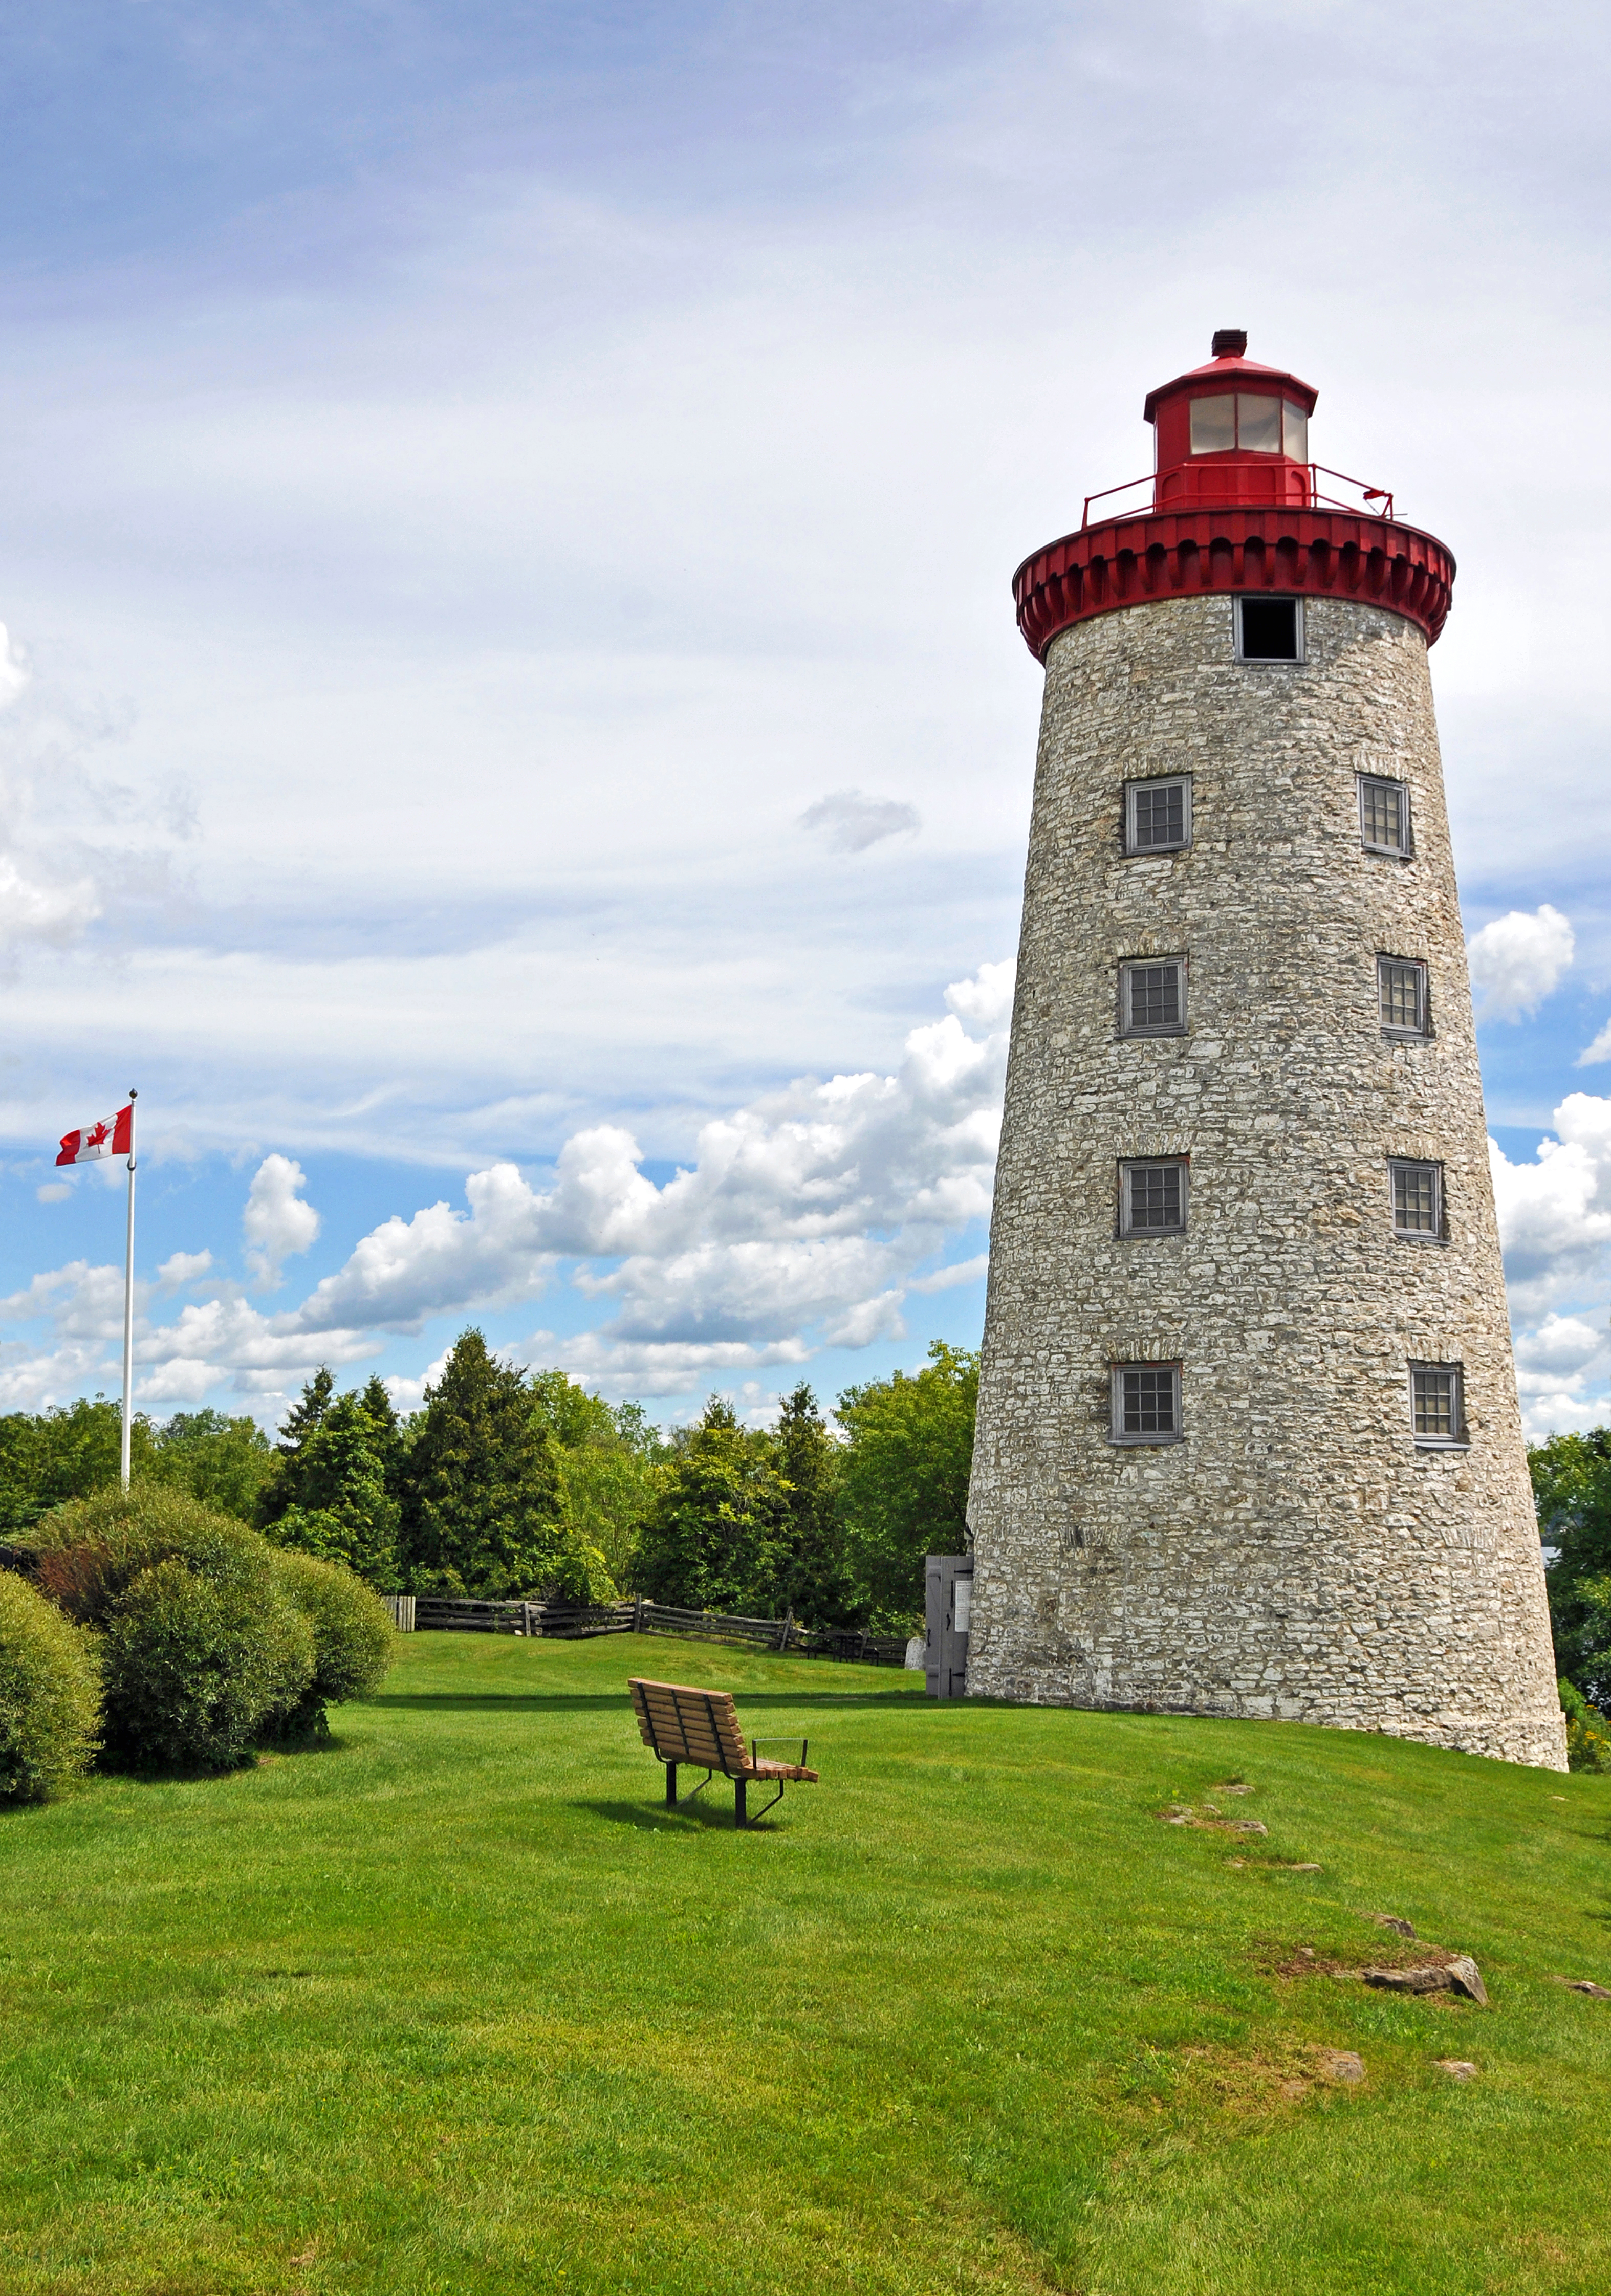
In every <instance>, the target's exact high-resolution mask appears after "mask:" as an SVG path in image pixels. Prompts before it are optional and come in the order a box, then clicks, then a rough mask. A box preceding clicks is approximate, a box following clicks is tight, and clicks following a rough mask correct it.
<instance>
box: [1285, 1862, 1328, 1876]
mask: <svg viewBox="0 0 1611 2296" xmlns="http://www.w3.org/2000/svg"><path fill="white" fill-rule="evenodd" d="M1286 1871H1287V1872H1288V1873H1289V1874H1323V1873H1324V1872H1325V1871H1326V1868H1325V1867H1324V1866H1315V1865H1311V1864H1310V1863H1308V1862H1307V1861H1306V1862H1305V1863H1304V1864H1303V1865H1302V1866H1288V1867H1287V1868H1286Z"/></svg>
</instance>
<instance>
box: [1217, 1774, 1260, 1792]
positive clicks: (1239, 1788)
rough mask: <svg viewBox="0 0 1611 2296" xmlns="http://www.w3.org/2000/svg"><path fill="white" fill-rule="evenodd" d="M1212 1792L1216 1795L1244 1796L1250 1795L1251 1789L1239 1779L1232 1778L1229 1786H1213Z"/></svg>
mask: <svg viewBox="0 0 1611 2296" xmlns="http://www.w3.org/2000/svg"><path fill="white" fill-rule="evenodd" d="M1213 1791H1214V1792H1215V1793H1217V1794H1245V1793H1251V1792H1253V1788H1252V1787H1251V1786H1245V1785H1244V1784H1243V1783H1242V1781H1241V1779H1240V1778H1232V1779H1231V1781H1230V1783H1229V1785H1223V1786H1215V1788H1214V1789H1213Z"/></svg>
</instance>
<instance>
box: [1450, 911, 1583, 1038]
mask: <svg viewBox="0 0 1611 2296" xmlns="http://www.w3.org/2000/svg"><path fill="white" fill-rule="evenodd" d="M1574 945H1575V944H1574V935H1573V931H1572V927H1571V925H1570V924H1569V923H1568V922H1567V921H1566V918H1565V917H1564V916H1562V914H1560V911H1559V910H1558V909H1553V908H1551V907H1550V906H1549V902H1548V901H1545V902H1544V903H1543V904H1542V906H1541V907H1540V908H1539V909H1537V910H1536V911H1534V912H1533V914H1528V912H1527V911H1526V910H1525V909H1512V910H1510V912H1509V913H1508V915H1505V916H1502V917H1495V918H1494V920H1493V922H1492V924H1485V925H1484V927H1483V929H1482V931H1481V932H1479V933H1475V934H1474V935H1473V936H1472V938H1471V939H1470V940H1469V941H1468V942H1467V955H1468V957H1469V959H1470V963H1471V980H1472V985H1473V987H1474V988H1476V989H1477V991H1478V992H1479V995H1480V997H1481V1001H1482V1011H1483V1015H1484V1018H1485V1019H1489V1020H1494V1021H1519V1020H1521V1019H1522V1018H1523V1017H1524V1015H1525V1014H1526V1013H1533V1012H1535V1011H1536V1010H1537V1008H1538V1007H1539V1005H1541V1004H1542V1002H1543V1000H1544V998H1545V997H1546V996H1549V993H1550V991H1551V990H1552V989H1553V988H1554V987H1555V985H1556V983H1557V981H1558V980H1559V979H1560V977H1561V975H1562V973H1563V972H1565V971H1566V968H1567V966H1568V965H1569V964H1571V962H1572V952H1573V948H1574Z"/></svg>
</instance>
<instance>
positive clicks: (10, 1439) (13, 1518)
mask: <svg viewBox="0 0 1611 2296" xmlns="http://www.w3.org/2000/svg"><path fill="white" fill-rule="evenodd" d="M122 1441H123V1413H122V1406H120V1405H119V1404H116V1403H112V1402H111V1401H110V1400H109V1399H108V1398H107V1397H105V1396H104V1395H97V1396H96V1397H95V1400H94V1402H93V1403H92V1402H90V1401H89V1400H88V1399H87V1398H85V1397H83V1396H80V1397H79V1398H78V1401H77V1402H76V1403H69V1404H64V1405H62V1406H60V1407H58V1408H54V1409H52V1410H49V1411H42V1412H37V1413H36V1412H30V1411H13V1412H10V1413H8V1414H7V1415H5V1416H4V1418H0V1534H3V1533H4V1532H5V1531H7V1530H26V1529H28V1527H29V1524H30V1523H35V1522H37V1521H38V1520H39V1517H40V1516H41V1515H42V1514H45V1513H47V1512H48V1510H49V1509H50V1508H52V1507H54V1506H60V1505H62V1503H63V1502H64V1501H65V1500H67V1499H81V1498H87V1497H89V1495H90V1494H91V1492H92V1491H98V1490H101V1489H103V1488H104V1487H105V1486H106V1485H107V1484H109V1483H115V1482H116V1481H117V1480H118V1478H119V1472H120V1463H121V1454H122ZM129 1448H130V1457H131V1461H132V1464H133V1468H134V1472H136V1474H140V1473H143V1472H144V1470H145V1469H146V1467H147V1466H148V1465H149V1464H150V1461H151V1453H152V1431H151V1424H150V1422H149V1421H148V1420H147V1419H146V1418H145V1417H144V1415H143V1414H139V1413H136V1417H135V1423H134V1426H133V1428H132V1429H131V1430H130V1441H129Z"/></svg>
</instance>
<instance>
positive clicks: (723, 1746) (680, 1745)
mask: <svg viewBox="0 0 1611 2296" xmlns="http://www.w3.org/2000/svg"><path fill="white" fill-rule="evenodd" d="M627 1687H628V1688H629V1690H630V1691H631V1693H632V1710H633V1712H634V1713H635V1714H636V1715H637V1726H638V1730H639V1732H640V1733H641V1734H642V1737H643V1742H644V1743H645V1746H647V1748H648V1749H649V1751H650V1752H651V1753H652V1754H655V1755H657V1756H658V1757H659V1759H661V1760H662V1762H663V1763H664V1764H665V1766H666V1808H668V1809H675V1808H677V1767H678V1763H679V1762H686V1763H689V1764H691V1765H692V1766H693V1767H695V1768H696V1769H702V1770H703V1772H704V1776H703V1778H702V1779H701V1780H700V1782H699V1784H697V1785H696V1786H695V1789H694V1793H695V1794H697V1793H703V1792H704V1790H705V1788H706V1787H707V1786H708V1785H709V1784H710V1783H711V1778H712V1777H713V1776H714V1775H715V1774H716V1772H717V1771H718V1770H719V1771H720V1772H721V1775H722V1776H723V1777H724V1778H731V1779H732V1781H733V1823H734V1825H753V1823H754V1819H753V1818H752V1817H751V1816H749V1815H748V1813H747V1811H746V1809H745V1807H744V1793H745V1790H746V1788H747V1787H748V1786H749V1784H750V1782H751V1780H752V1779H756V1780H759V1781H760V1782H761V1783H762V1784H766V1785H773V1784H775V1785H776V1786H777V1792H776V1793H775V1794H774V1795H773V1796H772V1800H771V1801H768V1802H762V1804H761V1806H760V1808H759V1809H758V1810H757V1811H756V1813H755V1816H756V1817H764V1816H766V1813H767V1811H768V1810H769V1809H770V1808H773V1806H774V1805H775V1804H776V1803H777V1802H780V1801H781V1800H783V1790H784V1786H785V1784H786V1783H789V1782H791V1781H792V1782H795V1783H798V1784H804V1785H815V1784H817V1782H818V1781H817V1772H816V1771H815V1770H808V1769H807V1767H806V1766H805V1758H806V1741H805V1739H803V1738H802V1739H801V1742H800V1759H799V1760H798V1761H797V1762H770V1761H762V1760H761V1759H760V1754H759V1752H758V1751H757V1749H758V1748H760V1747H761V1746H781V1745H785V1744H787V1745H793V1743H794V1742H793V1739H792V1738H791V1739H786V1740H785V1739H782V1738H752V1739H751V1741H750V1750H749V1751H748V1753H746V1752H745V1751H744V1733H743V1732H742V1731H741V1730H740V1728H739V1726H738V1715H737V1712H736V1710H735V1708H734V1704H733V1699H732V1693H730V1692H729V1691H726V1690H690V1689H689V1688H688V1687H687V1686H686V1684H684V1683H680V1682H640V1681H639V1680H637V1677H631V1678H630V1679H629V1682H628V1685H627ZM693 1799H694V1794H685V1795H684V1796H683V1800H685V1801H692V1800H693Z"/></svg>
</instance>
